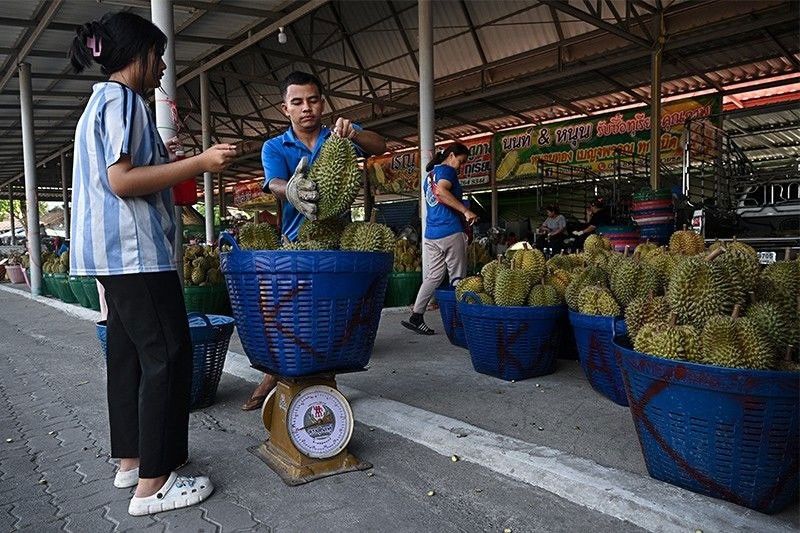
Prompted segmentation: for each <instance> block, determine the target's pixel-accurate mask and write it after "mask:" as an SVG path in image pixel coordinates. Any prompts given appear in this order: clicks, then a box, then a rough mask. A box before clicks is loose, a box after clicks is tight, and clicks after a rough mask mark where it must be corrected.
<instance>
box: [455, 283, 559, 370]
mask: <svg viewBox="0 0 800 533" xmlns="http://www.w3.org/2000/svg"><path fill="white" fill-rule="evenodd" d="M462 298H464V299H466V300H470V301H473V302H479V300H477V297H476V296H475V295H474V294H473V293H471V292H467V293H465V294H464V295H463V296H462ZM457 306H458V313H459V315H460V316H461V321H462V322H463V324H464V332H465V333H466V337H467V346H468V347H469V353H470V356H471V357H472V367H473V368H474V369H475V370H476V371H477V372H480V373H481V374H488V375H490V376H494V377H497V378H500V379H504V380H506V381H511V380H518V379H526V378H531V377H534V376H543V375H546V374H552V373H553V372H554V371H555V367H556V357H557V356H558V352H559V347H558V336H557V335H555V331H556V326H557V323H558V319H559V317H561V316H563V314H564V308H563V306H553V307H508V306H496V305H482V304H481V303H467V302H464V301H461V302H458V303H457Z"/></svg>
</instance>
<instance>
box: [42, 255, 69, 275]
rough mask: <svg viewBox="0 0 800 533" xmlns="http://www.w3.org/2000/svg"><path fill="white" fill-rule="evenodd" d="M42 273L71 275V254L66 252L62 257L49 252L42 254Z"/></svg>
mask: <svg viewBox="0 0 800 533" xmlns="http://www.w3.org/2000/svg"><path fill="white" fill-rule="evenodd" d="M42 272H46V273H48V274H69V252H64V253H62V254H61V255H60V256H57V255H56V254H53V253H49V252H48V253H45V254H42Z"/></svg>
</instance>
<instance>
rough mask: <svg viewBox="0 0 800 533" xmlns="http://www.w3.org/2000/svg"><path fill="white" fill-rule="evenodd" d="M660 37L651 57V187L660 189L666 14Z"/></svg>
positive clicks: (659, 19)
mask: <svg viewBox="0 0 800 533" xmlns="http://www.w3.org/2000/svg"><path fill="white" fill-rule="evenodd" d="M656 22H657V24H658V36H657V37H656V42H655V46H654V48H653V53H652V54H651V57H650V64H651V76H652V79H651V80H650V187H651V188H652V189H658V188H659V186H660V183H661V180H660V174H661V169H660V168H659V167H660V163H661V58H662V55H663V52H664V12H663V11H659V13H658V17H657V21H656Z"/></svg>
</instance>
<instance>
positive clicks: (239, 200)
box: [233, 182, 276, 210]
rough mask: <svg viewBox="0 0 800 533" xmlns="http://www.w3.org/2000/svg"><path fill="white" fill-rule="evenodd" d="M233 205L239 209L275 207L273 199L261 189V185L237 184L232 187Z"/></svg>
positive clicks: (257, 183) (253, 183)
mask: <svg viewBox="0 0 800 533" xmlns="http://www.w3.org/2000/svg"><path fill="white" fill-rule="evenodd" d="M233 205H235V206H236V207H238V208H239V209H245V210H246V209H266V208H268V207H275V205H276V202H275V197H274V196H273V195H272V194H269V193H265V192H264V191H263V190H262V189H261V183H259V182H252V183H237V184H236V185H234V186H233Z"/></svg>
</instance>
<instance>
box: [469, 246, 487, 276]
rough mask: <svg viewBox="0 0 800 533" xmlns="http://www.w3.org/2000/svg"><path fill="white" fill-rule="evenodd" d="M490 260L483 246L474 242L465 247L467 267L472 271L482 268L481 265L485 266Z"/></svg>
mask: <svg viewBox="0 0 800 533" xmlns="http://www.w3.org/2000/svg"><path fill="white" fill-rule="evenodd" d="M491 260H492V256H491V255H489V252H487V251H486V247H485V246H481V245H480V244H478V243H477V242H474V241H473V242H472V243H471V244H470V245H469V246H467V265H469V266H470V267H472V268H473V269H474V270H477V269H479V268H482V267H483V265H485V264H487V263H488V262H489V261H491Z"/></svg>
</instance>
